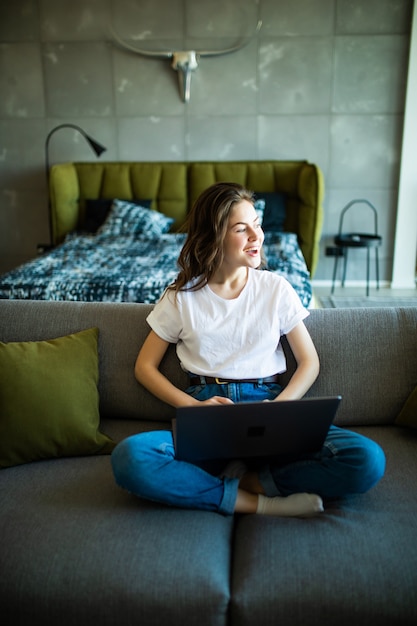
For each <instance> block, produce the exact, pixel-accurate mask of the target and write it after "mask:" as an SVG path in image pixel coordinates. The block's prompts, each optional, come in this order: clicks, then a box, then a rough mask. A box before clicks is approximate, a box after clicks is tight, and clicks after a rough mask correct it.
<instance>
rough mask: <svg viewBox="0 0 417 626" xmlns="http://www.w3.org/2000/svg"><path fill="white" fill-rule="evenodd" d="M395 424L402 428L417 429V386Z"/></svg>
mask: <svg viewBox="0 0 417 626" xmlns="http://www.w3.org/2000/svg"><path fill="white" fill-rule="evenodd" d="M395 423H396V424H399V425H400V426H411V427H412V428H417V385H416V386H415V387H414V390H413V391H412V392H411V393H410V395H409V396H408V398H407V400H406V403H405V404H404V406H403V408H402V409H401V411H400V414H399V415H398V417H397V419H396V420H395Z"/></svg>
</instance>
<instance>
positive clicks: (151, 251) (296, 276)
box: [0, 232, 312, 307]
mask: <svg viewBox="0 0 417 626" xmlns="http://www.w3.org/2000/svg"><path fill="white" fill-rule="evenodd" d="M184 240H185V234H162V235H159V236H158V237H157V238H155V237H149V236H148V235H143V234H137V235H125V236H120V235H118V236H117V237H112V236H109V235H69V236H68V237H67V239H66V241H65V242H64V243H63V244H61V245H60V246H58V247H57V248H55V249H54V250H52V251H51V252H49V253H47V254H45V255H43V256H41V257H38V258H37V259H35V260H33V261H30V262H28V263H26V264H24V265H22V266H20V267H18V268H16V269H15V270H12V271H10V272H8V273H7V274H4V275H3V276H1V277H0V298H2V299H26V300H82V301H110V302H145V303H154V302H156V301H157V300H158V298H159V297H160V295H161V294H162V292H163V290H164V289H165V287H166V286H167V285H168V284H169V283H171V282H172V281H173V280H174V279H175V277H176V275H177V272H178V267H177V263H176V262H177V258H178V255H179V251H180V249H181V247H182V244H183V242H184ZM264 252H265V257H266V260H267V268H266V269H268V270H271V271H273V272H277V273H279V274H281V275H282V276H284V277H285V278H286V279H287V280H288V281H289V282H290V283H291V285H292V286H293V287H294V289H295V290H296V292H297V293H298V295H299V297H300V299H301V301H302V303H303V305H304V306H306V307H308V305H309V304H310V301H311V297H312V289H311V283H310V276H309V272H308V270H307V266H306V263H305V261H304V257H303V255H302V252H301V250H300V248H299V245H298V242H297V236H296V235H295V234H293V233H282V232H267V233H265V243H264Z"/></svg>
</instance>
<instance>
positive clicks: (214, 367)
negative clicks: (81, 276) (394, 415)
mask: <svg viewBox="0 0 417 626" xmlns="http://www.w3.org/2000/svg"><path fill="white" fill-rule="evenodd" d="M187 233H188V235H187V239H186V242H185V244H184V246H183V249H182V251H181V253H180V257H179V266H180V272H179V275H178V277H177V280H176V281H175V283H174V284H173V285H171V286H170V287H169V288H168V289H167V290H166V292H165V293H164V295H163V296H162V298H161V299H160V301H159V302H158V303H157V304H156V305H155V307H154V309H153V311H152V312H151V313H150V315H149V316H148V319H147V321H148V323H149V325H150V327H151V331H150V333H149V335H148V337H147V339H146V340H145V342H144V344H143V346H142V349H141V350H140V352H139V355H138V357H137V360H136V364H135V376H136V378H137V380H138V381H139V382H140V383H141V384H142V385H144V386H145V387H146V388H147V389H148V390H149V391H150V392H151V393H153V394H154V395H155V396H156V397H157V398H159V399H160V400H162V401H163V402H166V403H168V404H170V405H171V406H173V407H179V406H189V405H198V404H209V405H217V404H227V403H232V402H248V401H252V402H253V401H273V402H280V401H281V400H291V399H298V398H301V397H302V396H303V395H304V394H305V393H306V391H307V390H308V389H309V388H310V387H311V385H312V384H313V383H314V381H315V379H316V378H317V376H318V373H319V359H318V356H317V352H316V350H315V347H314V344H313V342H312V339H311V337H310V335H309V333H308V331H307V329H306V327H305V325H304V322H303V320H304V319H305V318H306V317H307V316H308V311H307V310H306V309H305V308H304V307H303V306H302V304H301V302H300V300H299V298H298V296H297V294H296V293H295V291H294V290H293V289H292V287H291V286H290V285H289V283H288V282H287V281H286V280H285V279H284V278H283V277H280V276H278V275H276V274H273V273H271V272H268V271H262V270H259V268H260V267H261V265H262V244H263V240H264V235H263V231H262V228H261V225H260V221H259V217H258V215H257V213H256V211H255V208H254V199H253V194H252V193H251V192H250V191H248V190H246V189H245V188H243V187H242V186H240V185H237V184H234V183H217V184H215V185H212V186H211V187H209V188H208V189H207V190H206V191H204V192H203V193H202V194H201V196H200V197H199V198H198V200H197V201H196V203H195V205H194V206H193V208H192V210H191V212H190V215H189V219H188V224H187ZM284 334H285V335H286V337H287V340H288V342H289V345H290V347H291V350H292V352H293V354H294V357H295V360H296V364H297V366H296V370H295V372H294V374H293V376H292V377H291V379H290V381H289V382H288V384H287V386H286V387H285V388H282V387H281V386H280V385H279V383H278V374H280V373H282V372H283V371H285V369H286V363H285V356H284V352H283V350H282V346H281V343H280V338H281V336H282V335H284ZM171 343H174V344H176V350H177V355H178V358H179V360H180V363H181V366H182V367H183V369H184V370H185V371H186V372H188V374H189V377H190V386H189V388H188V389H187V390H186V391H185V392H184V391H182V390H181V389H179V388H177V387H176V386H174V385H173V384H172V383H171V382H170V381H169V380H168V379H167V378H166V377H165V376H164V375H163V374H162V373H161V371H160V369H159V367H160V364H161V361H162V359H163V357H164V355H165V353H166V351H167V349H168V346H169V345H170V344H171ZM219 380H220V384H219V382H218V381H219ZM112 465H113V471H114V474H115V478H116V481H117V483H118V484H119V485H120V486H122V487H123V488H125V489H127V490H129V491H131V492H132V493H134V494H136V495H138V496H140V497H143V498H148V499H150V500H155V501H158V502H164V503H166V504H170V505H174V506H179V507H184V508H195V509H203V510H212V511H218V512H220V513H223V514H232V513H234V512H236V513H260V514H267V515H277V516H312V515H316V514H318V513H319V512H321V511H323V501H322V498H323V497H337V496H343V495H347V494H350V493H358V492H364V491H366V490H367V489H369V488H371V487H372V486H373V485H374V484H375V483H376V482H377V481H378V480H379V479H380V478H381V476H382V475H383V473H384V469H385V458H384V454H383V452H382V450H381V448H380V447H379V446H378V445H377V444H376V443H374V442H373V441H371V440H369V439H367V438H365V437H362V436H360V435H358V434H355V433H352V432H349V431H345V430H342V429H340V428H337V427H335V426H332V427H331V429H330V431H329V434H328V436H327V439H326V442H325V445H324V446H323V449H322V450H321V451H320V452H319V453H318V454H314V455H309V456H308V457H303V458H298V459H294V460H293V461H292V462H291V463H287V464H282V462H280V459H278V458H277V460H276V463H269V464H266V465H264V466H261V467H258V466H252V467H251V466H250V464H249V467H246V466H245V465H244V464H243V463H241V462H236V461H235V462H231V463H230V464H228V466H227V467H226V468H225V469H223V471H222V472H221V474H220V475H214V474H213V473H211V472H208V471H206V470H204V469H202V468H201V467H198V466H196V465H193V464H190V463H186V462H184V461H178V460H177V459H176V458H175V453H174V447H173V441H172V434H171V432H169V431H157V432H150V433H141V434H138V435H134V436H133V437H129V438H128V439H126V440H124V441H122V442H121V443H120V444H119V445H118V446H117V447H116V448H115V450H114V452H113V454H112Z"/></svg>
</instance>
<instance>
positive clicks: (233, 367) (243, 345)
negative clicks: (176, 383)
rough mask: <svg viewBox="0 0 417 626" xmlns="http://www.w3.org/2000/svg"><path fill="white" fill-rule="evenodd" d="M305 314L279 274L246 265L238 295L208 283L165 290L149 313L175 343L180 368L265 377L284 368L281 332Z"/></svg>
mask: <svg viewBox="0 0 417 626" xmlns="http://www.w3.org/2000/svg"><path fill="white" fill-rule="evenodd" d="M308 315H309V313H308V311H307V309H305V308H304V307H303V305H302V304H301V301H300V299H299V297H298V295H297V294H296V292H295V291H294V289H293V288H292V286H291V285H290V284H289V282H288V281H287V280H286V279H285V278H283V277H282V276H278V275H277V274H273V273H272V272H269V271H267V270H255V269H251V268H250V269H249V274H248V280H247V283H246V285H245V287H244V289H243V290H242V291H241V293H240V295H239V296H238V297H237V298H235V299H233V300H225V299H223V298H221V297H220V296H218V295H216V294H215V293H214V292H213V291H212V290H211V289H210V287H209V286H208V285H206V286H205V287H203V288H202V289H199V290H197V291H180V292H178V294H177V298H176V299H175V293H174V292H173V291H170V290H168V291H166V292H165V294H164V295H163V297H162V298H161V300H160V301H159V302H158V303H157V304H156V305H155V307H154V309H153V311H152V312H151V313H150V314H149V316H148V318H147V321H148V323H149V325H150V327H151V328H152V330H153V331H154V332H155V333H156V334H157V335H158V336H159V337H161V339H163V340H164V341H168V342H170V343H175V344H176V350H177V355H178V358H179V360H180V362H181V366H182V368H183V369H184V370H185V371H187V372H190V373H192V374H200V375H203V376H204V375H205V376H218V377H221V378H230V379H235V380H239V379H245V378H265V377H267V376H272V375H273V374H277V373H280V372H283V371H285V369H286V362H285V356H284V352H283V350H282V347H281V345H280V338H281V335H284V334H286V333H288V332H290V331H291V330H292V329H293V328H294V327H295V326H296V325H297V324H298V323H299V322H300V321H301V320H303V319H304V318H305V317H307V316H308Z"/></svg>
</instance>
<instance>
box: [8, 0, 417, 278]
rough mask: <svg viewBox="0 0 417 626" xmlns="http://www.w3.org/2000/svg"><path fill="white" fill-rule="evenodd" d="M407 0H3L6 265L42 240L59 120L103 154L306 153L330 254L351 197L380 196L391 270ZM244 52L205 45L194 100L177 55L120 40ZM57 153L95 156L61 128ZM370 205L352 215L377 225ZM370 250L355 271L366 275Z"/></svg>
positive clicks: (354, 222) (386, 263) (357, 259)
mask: <svg viewBox="0 0 417 626" xmlns="http://www.w3.org/2000/svg"><path fill="white" fill-rule="evenodd" d="M412 4H413V3H412V0H259V2H256V1H255V0H71V1H70V2H68V1H67V0H0V93H1V98H0V199H1V202H0V271H5V270H7V269H9V268H11V267H13V266H15V265H17V264H18V263H20V262H23V261H25V260H27V259H28V258H31V257H33V256H35V254H36V246H37V244H38V243H39V242H45V241H48V216H47V194H46V182H45V171H44V163H45V161H44V143H45V138H46V135H47V133H48V131H49V130H51V129H52V128H53V127H54V126H55V125H57V124H60V123H73V124H77V125H79V126H81V127H82V128H84V129H85V130H86V132H88V133H89V134H90V135H92V136H93V137H94V138H96V139H97V140H98V141H99V142H100V143H102V144H104V145H106V146H107V147H108V151H107V152H106V153H105V154H104V155H103V156H102V157H101V158H102V159H105V160H163V159H165V160H188V161H191V160H204V159H218V160H231V159H305V158H306V159H309V160H310V161H313V162H315V163H317V164H318V165H319V166H320V167H321V168H322V170H323V173H324V176H325V181H326V199H325V210H326V217H325V222H324V233H323V242H322V249H323V254H322V258H321V260H320V263H319V267H318V271H317V274H316V278H317V279H323V280H325V279H329V278H330V277H331V273H332V267H333V261H332V259H331V258H326V257H325V256H324V249H325V246H326V245H328V244H329V242H330V241H331V239H332V236H333V235H334V233H336V232H337V229H338V222H339V215H340V212H341V209H342V208H343V206H344V205H345V204H346V203H347V202H349V201H350V200H352V199H354V198H367V199H368V200H369V201H371V202H372V203H373V204H375V206H376V207H377V209H378V214H379V225H380V234H382V236H383V239H384V243H383V248H382V250H381V255H380V256H381V278H382V279H383V280H389V279H390V277H391V270H392V254H393V241H394V229H395V219H396V199H397V186H398V175H399V156H400V150H401V136H402V124H403V112H404V100H405V87H406V84H405V83H406V74H407V63H408V50H409V40H410V24H411V14H412ZM259 16H260V18H261V19H262V21H263V26H262V29H261V31H260V33H259V34H258V36H257V37H256V38H255V39H253V40H252V41H251V42H250V43H249V44H248V45H247V46H246V47H245V48H244V49H242V50H241V51H239V52H236V53H233V54H230V55H227V56H223V57H217V58H216V57H214V58H203V59H201V61H200V66H199V68H198V70H197V71H196V72H195V74H194V76H193V79H192V87H191V100H190V102H189V103H188V104H184V103H183V102H182V101H181V99H180V97H179V90H178V84H177V75H176V73H175V72H174V71H173V70H172V69H171V67H170V62H169V61H168V60H159V59H149V58H144V57H141V56H137V55H135V54H130V53H127V52H125V51H123V50H121V49H120V48H119V47H118V46H117V45H114V44H113V43H112V42H111V40H110V36H109V31H108V24H109V21H110V23H111V24H113V26H114V27H115V28H116V29H117V31H118V32H119V33H120V35H121V36H122V37H123V38H124V39H125V40H128V41H129V42H130V43H131V44H132V45H135V46H141V47H143V48H145V47H147V48H150V49H158V50H167V49H168V50H169V49H184V48H187V49H188V48H190V49H197V50H210V49H216V50H218V49H221V48H226V47H229V46H232V45H234V44H235V43H236V42H237V41H238V40H239V38H240V37H241V36H246V35H249V34H250V33H251V32H252V31H253V30H254V28H255V25H256V22H257V19H258V17H259ZM50 156H51V162H55V161H63V160H94V159H95V157H94V155H93V154H92V153H91V152H90V150H89V148H88V146H87V145H86V143H85V142H84V140H83V138H82V137H81V136H80V135H79V134H78V133H76V132H73V131H71V130H68V129H65V130H61V131H59V133H57V134H56V135H54V136H53V138H52V139H51V144H50ZM370 218H371V214H369V216H368V214H367V212H366V208H364V207H363V206H362V207H360V210H359V211H358V212H356V213H355V214H354V215H353V216H352V219H351V220H349V221H348V222H347V223H346V226H347V228H348V229H349V230H361V231H367V230H369V228H371V227H372V225H373V224H372V222H371V219H370ZM362 252H363V251H358V252H357V253H355V254H353V255H352V256H351V260H350V262H349V276H348V278H350V279H357V280H362V279H364V257H363V255H362Z"/></svg>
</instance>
